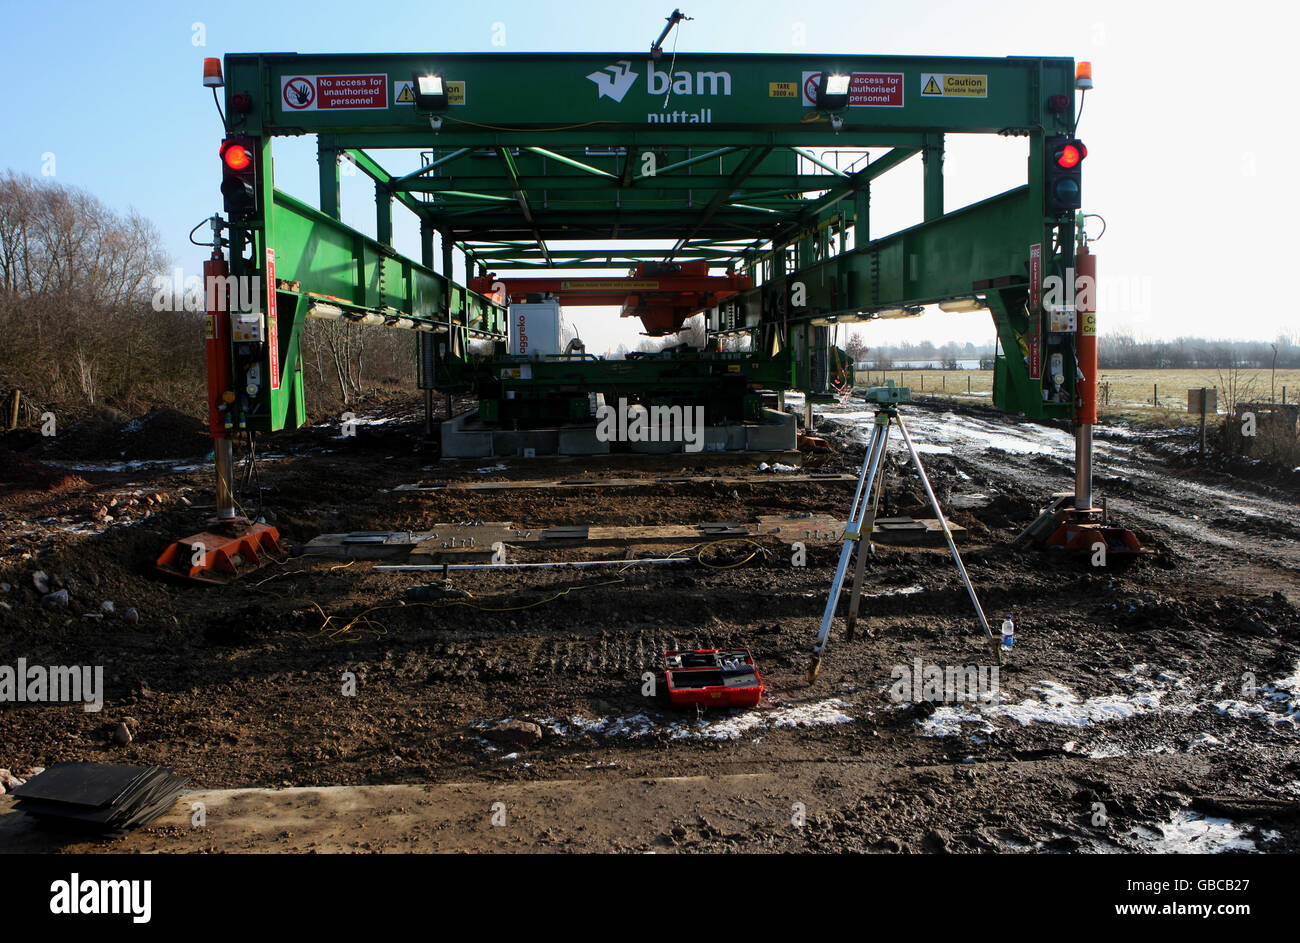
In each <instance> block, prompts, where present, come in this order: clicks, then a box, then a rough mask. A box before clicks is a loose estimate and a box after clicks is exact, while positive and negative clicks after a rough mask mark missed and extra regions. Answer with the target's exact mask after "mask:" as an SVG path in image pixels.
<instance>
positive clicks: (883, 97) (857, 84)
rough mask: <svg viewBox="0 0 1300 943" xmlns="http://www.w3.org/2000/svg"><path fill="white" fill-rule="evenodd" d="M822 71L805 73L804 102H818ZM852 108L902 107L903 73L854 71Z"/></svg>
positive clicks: (851, 88) (850, 93)
mask: <svg viewBox="0 0 1300 943" xmlns="http://www.w3.org/2000/svg"><path fill="white" fill-rule="evenodd" d="M820 80H821V73H820V72H805V73H804V74H803V103H804V104H805V105H808V106H813V105H816V104H817V83H818V82H819V81H820ZM849 107H850V108H902V107H903V73H901V72H853V73H851V74H850V76H849Z"/></svg>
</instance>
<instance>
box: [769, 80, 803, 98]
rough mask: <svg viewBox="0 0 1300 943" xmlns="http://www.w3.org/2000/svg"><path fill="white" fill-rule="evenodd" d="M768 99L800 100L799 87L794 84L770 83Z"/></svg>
mask: <svg viewBox="0 0 1300 943" xmlns="http://www.w3.org/2000/svg"><path fill="white" fill-rule="evenodd" d="M767 97H768V98H798V97H799V86H798V85H795V84H794V83H793V82H768V83H767Z"/></svg>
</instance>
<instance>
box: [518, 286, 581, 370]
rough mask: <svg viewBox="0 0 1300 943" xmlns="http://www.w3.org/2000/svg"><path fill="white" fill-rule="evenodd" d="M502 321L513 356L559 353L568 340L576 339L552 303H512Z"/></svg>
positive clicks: (538, 355) (553, 301)
mask: <svg viewBox="0 0 1300 943" xmlns="http://www.w3.org/2000/svg"><path fill="white" fill-rule="evenodd" d="M506 320H507V323H508V325H509V334H510V355H511V356H513V357H548V356H551V355H554V354H562V353H564V348H565V347H566V346H567V345H568V343H569V341H571V340H573V339H574V338H575V337H577V333H576V332H575V331H574V330H573V329H572V328H571V327H570V326H569V323H568V322H567V321H566V320H565V318H564V314H563V313H562V312H561V311H560V303H559V302H558V301H555V300H549V301H538V302H530V303H524V304H512V305H511V306H510V309H509V312H508V314H507V318H506Z"/></svg>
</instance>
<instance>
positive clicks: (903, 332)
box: [0, 0, 1300, 349]
mask: <svg viewBox="0 0 1300 943" xmlns="http://www.w3.org/2000/svg"><path fill="white" fill-rule="evenodd" d="M679 5H680V6H681V7H682V9H683V11H684V12H685V13H686V14H688V15H690V16H692V17H694V20H693V21H692V22H688V23H686V24H684V25H683V27H681V28H680V29H681V31H680V34H679V35H678V37H677V43H678V50H679V51H682V52H707V51H719V52H746V51H754V52H816V51H819V50H824V51H827V52H855V53H866V54H870V53H898V54H913V55H927V54H933V55H972V56H974V55H989V56H1003V55H1036V56H1037V55H1044V56H1056V55H1060V56H1073V57H1075V58H1076V59H1089V60H1091V61H1092V62H1093V64H1094V74H1095V77H1096V83H1097V87H1096V89H1095V90H1094V91H1093V92H1090V93H1089V95H1088V100H1087V106H1086V108H1085V110H1084V114H1083V121H1082V123H1081V125H1080V129H1079V134H1080V137H1082V138H1083V139H1084V140H1085V141H1086V142H1087V143H1088V148H1089V158H1088V164H1087V166H1086V169H1085V184H1084V186H1085V191H1084V192H1085V198H1086V203H1087V209H1089V210H1090V211H1093V212H1099V213H1101V214H1102V215H1104V216H1105V217H1106V220H1107V223H1108V231H1107V233H1106V236H1105V237H1104V238H1103V239H1102V241H1101V242H1099V243H1098V244H1097V245H1096V246H1095V250H1096V251H1097V252H1098V255H1099V260H1100V273H1101V275H1102V277H1103V279H1106V278H1107V276H1109V279H1110V280H1111V281H1112V282H1113V285H1112V288H1113V292H1112V296H1110V297H1107V295H1106V294H1105V286H1104V285H1103V294H1102V306H1101V308H1100V310H1099V320H1100V324H1101V328H1102V330H1103V331H1105V330H1107V329H1108V328H1110V329H1115V328H1122V329H1127V330H1130V331H1133V332H1136V333H1138V334H1141V335H1146V336H1150V337H1165V336H1168V337H1173V336H1178V335H1180V334H1200V335H1208V336H1213V337H1262V338H1268V339H1271V338H1273V337H1274V336H1276V335H1277V334H1278V333H1280V332H1283V331H1286V332H1288V333H1296V334H1300V317H1298V316H1297V315H1296V314H1295V313H1294V311H1292V310H1291V309H1290V307H1289V302H1288V301H1287V300H1286V297H1287V295H1288V294H1289V292H1287V291H1286V290H1285V289H1283V290H1282V291H1277V290H1272V291H1267V290H1265V285H1266V284H1267V283H1268V282H1270V281H1273V280H1275V279H1277V278H1280V277H1285V276H1286V273H1287V272H1290V271H1293V270H1294V269H1295V268H1296V266H1295V264H1294V262H1293V259H1292V253H1291V248H1290V247H1291V244H1292V242H1293V237H1292V235H1291V232H1290V223H1291V220H1290V214H1291V213H1292V212H1294V207H1295V204H1296V201H1295V199H1294V197H1293V196H1291V197H1289V198H1281V197H1280V195H1279V193H1278V191H1277V187H1279V186H1286V185H1290V180H1291V178H1292V177H1293V176H1294V175H1293V174H1287V173H1285V170H1286V164H1287V163H1289V160H1290V158H1291V155H1293V154H1295V153H1296V145H1297V144H1298V143H1300V141H1297V137H1298V136H1300V132H1297V130H1296V126H1295V123H1294V120H1293V117H1292V112H1293V110H1294V105H1293V103H1292V97H1291V96H1290V95H1289V94H1288V93H1287V89H1289V88H1290V86H1291V84H1292V82H1291V81H1289V80H1290V79H1291V76H1290V74H1289V73H1290V71H1291V67H1290V62H1291V60H1292V58H1293V50H1292V49H1291V48H1290V45H1291V43H1290V39H1289V35H1290V28H1289V25H1288V24H1289V18H1286V19H1287V21H1288V22H1283V21H1282V19H1280V18H1279V17H1278V14H1277V13H1276V12H1275V11H1276V10H1277V9H1278V7H1277V6H1273V5H1268V4H1264V3H1262V2H1258V0H1249V2H1238V3H1234V4H1233V5H1232V6H1231V8H1230V11H1229V10H1227V9H1225V8H1214V10H1215V11H1222V12H1213V13H1206V14H1201V13H1200V12H1198V11H1199V9H1201V8H1198V7H1195V6H1187V5H1174V4H1166V3H1147V2H1141V0H1128V2H1114V0H1099V2H1095V3H1089V4H1084V3H1042V2H1028V0H1027V2H1021V0H1007V2H1001V0H986V2H982V3H972V2H969V0H966V2H959V3H949V2H946V0H930V2H923V3H915V4H897V3H893V4H886V3H872V2H866V0H860V2H855V3H825V2H816V0H799V2H791V0H783V2H774V0H746V2H734V3H733V2H701V0H680V4H679ZM671 8H672V0H665V2H662V3H659V2H656V3H650V4H647V3H611V2H608V0H606V2H595V3H593V2H585V0H579V2H566V3H544V2H527V3H520V2H474V3H450V4H449V3H430V2H422V3H404V2H400V0H386V2H382V3H360V2H357V0H351V2H338V0H317V2H312V3H301V2H299V3H278V2H261V3H243V2H226V3H196V2H189V0H179V2H171V3H133V2H129V0H124V2H119V3H114V4H103V3H78V2H65V3H59V2H53V3H45V4H34V3H24V4H17V3H9V4H6V8H5V10H4V32H3V33H2V34H0V88H3V89H4V93H3V94H2V95H0V169H12V170H14V171H16V172H20V173H28V174H32V175H35V176H40V175H41V172H42V169H43V168H48V166H49V163H50V162H49V160H48V157H47V156H46V155H51V154H52V155H53V157H54V164H53V166H54V170H55V179H57V180H58V181H60V182H62V183H66V184H71V185H75V186H79V187H84V188H85V189H87V190H89V191H90V192H92V193H94V194H95V195H96V196H98V197H99V198H100V199H102V200H103V201H105V202H106V203H107V204H109V205H110V206H112V207H114V208H116V209H119V210H124V209H126V208H127V207H128V206H130V207H134V208H136V209H137V210H139V211H140V212H142V213H143V214H145V215H146V216H148V217H149V218H151V219H152V220H153V221H154V222H155V223H156V224H157V226H158V228H159V229H160V231H161V232H162V234H163V236H164V239H165V242H166V246H167V248H168V249H169V250H170V251H171V253H172V254H173V256H174V257H175V262H176V264H178V265H180V266H182V267H183V268H184V269H185V271H186V273H187V274H188V273H190V272H197V271H199V268H200V265H201V260H202V258H203V253H202V251H201V250H197V249H194V248H192V247H191V246H189V244H188V242H187V241H186V234H187V233H188V232H189V230H190V228H191V227H192V226H193V225H194V224H195V223H197V222H199V221H200V220H202V219H203V218H204V217H206V216H210V215H211V214H212V213H213V212H214V211H215V210H217V209H218V208H219V195H218V192H217V187H218V184H219V176H218V173H219V171H218V164H217V158H216V148H217V144H218V142H219V140H220V137H221V131H220V127H219V124H218V120H217V117H216V113H215V110H214V108H213V106H212V102H211V96H210V93H208V92H207V90H206V89H204V88H202V86H201V82H200V78H201V67H202V60H203V58H204V57H205V56H221V55H223V54H225V53H227V52H265V51H295V52H384V51H394V52H407V51H423V50H441V49H445V50H461V51H483V52H491V51H495V50H498V49H500V48H501V47H495V46H493V44H492V38H493V30H494V28H496V26H495V24H498V23H499V24H503V25H504V37H505V46H504V50H505V51H513V52H524V51H562V50H582V51H629V50H630V51H637V50H642V49H645V48H646V47H647V46H648V45H649V43H650V41H651V40H652V39H653V38H654V37H655V35H656V34H657V33H658V31H659V29H660V28H661V27H662V25H663V18H664V17H665V16H666V15H667V14H668V13H669V12H670V10H671ZM1205 9H1207V10H1208V9H1209V8H1205ZM796 24H802V27H803V34H804V35H805V36H806V45H805V46H804V47H796V46H794V45H793V40H794V37H795V35H796ZM198 38H202V39H203V40H204V42H205V45H202V46H199V45H195V42H196V39H198ZM669 42H670V43H671V42H672V40H671V39H670V40H669ZM1019 146H1020V145H1018V144H1016V143H1015V142H1006V141H997V140H994V141H988V140H977V141H973V142H964V141H952V142H950V146H949V153H948V159H947V163H946V167H945V170H946V175H947V193H946V197H947V202H948V208H949V209H952V208H956V207H957V206H960V205H963V204H965V203H968V202H971V201H972V200H974V199H978V198H982V197H984V196H987V195H989V194H991V193H993V192H997V191H998V190H1001V189H1005V188H1007V187H1010V186H1013V185H1015V184H1016V183H1018V182H1019V181H1020V179H1021V178H1022V176H1023V165H1022V164H1021V163H1020V160H1019V156H1018V155H1019V152H1018V151H1016V150H1015V148H1017V147H1019ZM913 163H915V162H913ZM276 169H277V182H278V183H279V185H280V186H281V188H282V189H285V190H287V191H289V192H291V193H293V194H295V195H297V196H300V197H302V198H303V199H306V200H308V201H309V202H312V203H315V202H316V201H317V194H316V171H315V152H314V146H313V145H311V144H309V143H308V142H306V141H292V142H287V143H286V144H285V145H284V146H283V147H282V146H281V145H280V144H279V143H277V168H276ZM889 177H890V178H892V179H890V180H889V185H888V186H880V187H877V188H876V190H874V191H873V211H872V213H873V235H883V234H885V233H886V232H887V231H889V230H891V229H893V228H899V227H901V226H903V225H906V224H908V223H910V222H912V221H914V218H915V216H916V215H917V214H919V211H920V209H919V208H920V203H919V201H920V169H919V164H917V165H916V166H913V165H907V166H904V167H902V168H900V169H899V170H898V171H897V172H895V173H892V174H890V175H889ZM343 198H344V217H345V220H346V221H348V222H350V223H351V224H352V225H355V226H357V227H358V228H361V229H367V230H370V231H373V217H374V214H373V208H372V207H373V204H372V203H371V202H370V201H371V197H370V195H369V192H368V188H367V187H366V185H365V183H364V181H363V180H362V179H356V180H347V181H345V187H344V197H343ZM397 217H398V229H397V242H398V248H399V249H403V250H405V251H407V252H409V253H411V254H418V253H417V250H416V248H415V245H414V242H413V239H414V233H415V228H414V226H413V224H412V223H410V222H409V220H410V216H409V214H407V213H405V212H403V211H401V210H400V209H399V210H398V212H397ZM891 222H892V223H894V224H895V225H892V226H891V225H890V223H891ZM1270 287H1271V286H1270ZM602 317H603V316H602ZM582 320H583V321H584V322H587V321H590V322H591V327H590V328H588V327H587V326H586V325H584V328H583V330H584V335H586V334H588V331H589V330H590V331H591V332H594V333H596V334H597V335H598V336H596V337H589V343H590V344H591V346H592V347H593V348H594V349H598V348H599V347H600V346H603V345H604V342H605V341H607V339H608V338H610V337H613V336H615V335H616V334H617V333H619V332H620V331H622V332H625V333H626V334H627V335H629V337H630V336H631V333H632V329H631V326H630V324H629V322H623V323H622V324H621V325H618V324H617V323H612V322H616V321H617V319H612V322H611V321H610V320H606V322H605V323H603V324H598V323H597V321H599V320H601V318H597V321H591V316H590V315H588V316H587V317H584V318H583V319H582ZM864 331H865V332H866V333H867V334H868V337H869V341H868V342H869V343H871V342H896V341H898V340H902V339H904V338H910V339H913V340H922V339H929V340H932V341H935V342H942V341H943V340H947V339H955V340H959V341H962V342H965V341H967V340H973V341H976V342H977V343H978V342H983V341H987V340H989V339H990V338H991V336H992V329H991V325H990V324H989V322H988V319H987V316H986V315H982V314H976V315H959V316H954V315H947V316H941V315H937V314H936V315H927V316H926V317H924V318H921V319H917V320H913V321H903V322H894V323H890V324H880V325H873V326H871V327H870V328H867V329H864Z"/></svg>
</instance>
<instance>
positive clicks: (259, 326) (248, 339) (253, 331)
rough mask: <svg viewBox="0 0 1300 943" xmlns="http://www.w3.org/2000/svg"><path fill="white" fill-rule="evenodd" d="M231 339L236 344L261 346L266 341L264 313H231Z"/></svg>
mask: <svg viewBox="0 0 1300 943" xmlns="http://www.w3.org/2000/svg"><path fill="white" fill-rule="evenodd" d="M230 339H231V340H232V341H234V342H235V343H236V344H260V343H262V342H263V341H264V340H266V319H265V318H264V317H263V316H262V313H261V312H260V311H232V312H230Z"/></svg>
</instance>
